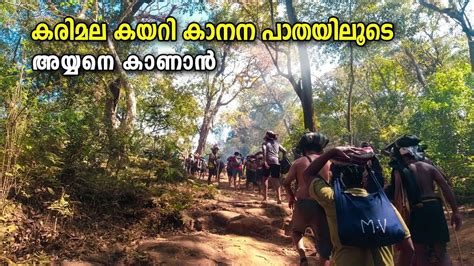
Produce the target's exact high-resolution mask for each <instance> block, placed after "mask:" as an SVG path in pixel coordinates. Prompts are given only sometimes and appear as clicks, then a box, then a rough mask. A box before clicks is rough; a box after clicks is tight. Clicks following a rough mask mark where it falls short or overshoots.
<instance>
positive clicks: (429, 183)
mask: <svg viewBox="0 0 474 266" xmlns="http://www.w3.org/2000/svg"><path fill="white" fill-rule="evenodd" d="M408 167H409V168H410V170H411V171H412V172H413V174H414V176H415V177H416V181H417V183H418V186H419V188H420V194H421V198H427V197H436V193H435V186H434V184H435V181H436V182H439V180H438V179H439V178H436V177H437V176H438V175H440V173H438V169H436V168H435V167H434V166H432V165H430V164H428V163H425V162H422V161H417V162H414V163H411V164H409V165H408Z"/></svg>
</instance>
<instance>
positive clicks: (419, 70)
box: [403, 47, 426, 88]
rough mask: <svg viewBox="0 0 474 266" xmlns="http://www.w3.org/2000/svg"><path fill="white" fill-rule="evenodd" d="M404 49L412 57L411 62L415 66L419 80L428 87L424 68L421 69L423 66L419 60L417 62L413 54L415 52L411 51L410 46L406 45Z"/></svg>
mask: <svg viewBox="0 0 474 266" xmlns="http://www.w3.org/2000/svg"><path fill="white" fill-rule="evenodd" d="M403 50H404V51H405V53H406V54H407V56H408V58H409V59H410V62H411V64H412V65H413V67H414V68H415V72H416V78H417V79H418V81H419V82H420V83H421V85H422V86H423V87H424V88H426V79H425V75H424V74H423V70H422V69H421V67H420V65H419V64H418V62H416V58H415V56H414V55H413V53H412V52H411V51H410V49H409V48H408V47H404V48H403Z"/></svg>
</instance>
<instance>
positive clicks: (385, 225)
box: [333, 167, 405, 248]
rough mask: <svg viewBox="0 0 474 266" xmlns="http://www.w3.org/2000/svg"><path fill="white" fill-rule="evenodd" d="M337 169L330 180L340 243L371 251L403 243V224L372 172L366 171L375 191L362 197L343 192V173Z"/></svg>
mask: <svg viewBox="0 0 474 266" xmlns="http://www.w3.org/2000/svg"><path fill="white" fill-rule="evenodd" d="M337 168H338V167H336V168H335V169H333V180H334V199H335V202H336V216H337V226H338V230H339V238H340V240H341V244H343V245H347V246H356V247H363V248H373V247H381V246H389V245H392V244H395V243H398V242H400V241H402V240H403V239H404V238H405V231H404V228H403V225H402V224H401V222H400V220H399V218H398V216H397V215H396V213H395V210H394V208H393V205H392V204H391V203H390V201H389V199H388V198H387V195H385V192H384V191H383V189H382V187H381V186H380V184H379V183H378V181H377V179H376V178H375V176H374V174H373V173H372V171H370V169H367V172H368V173H369V178H372V179H373V182H375V183H376V185H377V188H378V191H376V192H375V193H371V194H369V195H368V196H367V197H363V196H354V195H352V194H350V193H347V192H344V189H343V184H342V183H343V182H342V180H341V179H342V177H341V175H342V173H341V172H340V171H339V170H338V169H337Z"/></svg>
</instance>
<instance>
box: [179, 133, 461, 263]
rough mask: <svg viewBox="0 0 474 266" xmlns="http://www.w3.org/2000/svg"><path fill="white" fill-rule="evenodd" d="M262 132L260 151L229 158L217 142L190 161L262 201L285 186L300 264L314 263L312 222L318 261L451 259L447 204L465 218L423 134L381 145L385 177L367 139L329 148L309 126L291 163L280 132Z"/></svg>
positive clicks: (455, 216) (455, 217) (456, 218)
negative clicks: (308, 242)
mask: <svg viewBox="0 0 474 266" xmlns="http://www.w3.org/2000/svg"><path fill="white" fill-rule="evenodd" d="M263 140H264V141H263V143H262V145H261V150H260V151H258V152H257V153H255V154H251V155H248V156H246V157H244V156H242V154H241V153H240V152H238V151H236V152H235V153H234V155H232V156H230V157H228V158H227V160H226V162H224V161H223V160H222V159H221V155H220V154H219V147H218V146H217V145H214V146H213V147H212V148H211V153H210V154H209V155H208V156H207V158H203V157H201V156H199V155H195V156H192V155H190V156H189V157H188V158H186V160H185V166H186V169H187V171H188V173H189V174H190V175H193V176H195V177H197V178H205V176H206V174H207V182H208V184H212V183H213V181H214V180H215V181H217V184H218V185H219V186H221V180H220V179H221V178H220V176H221V173H223V172H224V170H225V172H226V174H227V177H228V186H229V187H230V188H233V189H236V190H238V189H242V187H241V185H242V184H241V181H242V180H243V179H245V188H246V189H250V190H252V191H258V193H259V194H261V195H262V197H263V201H267V199H268V187H269V184H270V185H271V186H272V187H273V188H274V190H275V192H276V201H277V204H281V203H282V198H281V189H282V188H283V189H284V190H285V191H286V198H287V200H288V205H289V208H290V209H292V221H291V228H292V229H291V231H292V239H293V244H294V246H295V248H296V250H297V252H298V254H299V258H300V259H299V263H300V265H308V259H307V257H306V252H305V246H304V243H303V236H304V235H305V232H307V229H308V228H309V229H310V230H311V232H312V235H313V237H312V240H314V243H315V247H316V250H317V253H318V254H319V260H318V263H319V265H355V266H358V265H360V266H378V265H402V266H405V265H409V266H412V265H416V266H423V265H451V263H452V262H451V259H450V257H449V255H448V253H447V243H448V242H449V241H450V234H449V230H448V224H447V221H446V216H445V210H444V208H446V212H447V214H448V215H450V220H451V225H452V226H453V227H454V229H455V230H456V231H457V230H459V229H460V228H461V225H462V218H461V215H460V213H459V209H458V206H457V204H456V201H455V196H454V193H453V191H452V188H451V186H450V183H449V180H448V178H447V177H446V175H445V174H444V173H443V172H442V171H441V170H440V169H439V168H438V167H437V166H435V165H434V164H433V162H432V161H430V160H429V159H428V158H427V157H426V154H425V151H424V148H425V146H423V145H420V142H421V140H420V139H419V138H418V137H416V136H414V135H403V136H401V137H399V138H397V139H396V140H395V141H394V142H392V143H390V144H389V145H387V146H386V147H385V148H384V149H383V152H384V153H385V154H387V155H389V156H390V162H389V164H388V167H389V168H390V170H391V176H390V178H387V179H386V178H385V177H384V175H383V172H384V171H383V167H382V165H381V163H380V161H379V159H378V157H377V156H376V154H375V151H374V148H373V147H372V146H371V145H370V143H367V142H364V143H361V145H359V147H354V146H340V147H337V146H335V145H332V146H335V147H334V148H330V149H326V146H327V145H328V144H329V139H328V138H327V137H326V136H325V135H323V134H321V133H315V132H309V133H305V134H303V135H302V136H301V138H300V140H299V142H298V144H297V146H296V147H295V148H294V149H293V153H294V155H295V160H294V161H293V162H292V163H290V161H289V159H288V156H287V151H286V150H285V148H283V147H282V146H281V145H280V143H279V142H278V136H277V134H275V133H274V132H272V131H267V132H266V134H265V136H264V138H263ZM206 159H207V160H206ZM448 204H449V205H450V207H451V213H450V212H449V210H448V208H447V205H448ZM395 253H396V254H397V256H395V255H394V254H395ZM395 257H396V259H395Z"/></svg>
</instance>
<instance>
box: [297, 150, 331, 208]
mask: <svg viewBox="0 0 474 266" xmlns="http://www.w3.org/2000/svg"><path fill="white" fill-rule="evenodd" d="M319 156H320V155H319V154H310V155H307V156H303V157H301V158H298V159H297V160H296V161H295V162H294V163H293V165H292V166H291V168H290V171H289V173H288V181H289V182H292V181H293V180H295V179H296V180H298V188H297V190H296V193H295V196H296V198H297V199H311V197H310V196H309V185H310V184H307V183H306V182H305V179H304V175H303V173H304V171H305V170H306V168H308V166H309V165H310V164H311V162H312V161H314V160H316V158H318V157H319ZM308 157H309V158H310V159H311V162H310V160H309V159H308ZM329 168H330V163H329V162H328V163H326V165H324V167H323V168H322V169H321V171H319V174H320V175H321V177H323V178H324V179H325V180H326V181H329V178H330V171H329V170H330V169H329Z"/></svg>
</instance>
